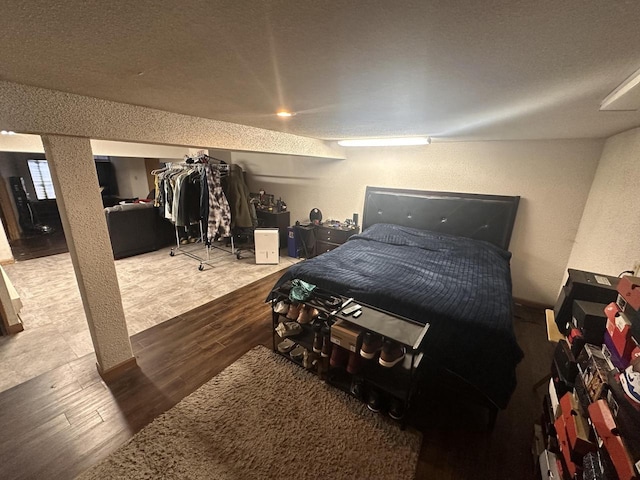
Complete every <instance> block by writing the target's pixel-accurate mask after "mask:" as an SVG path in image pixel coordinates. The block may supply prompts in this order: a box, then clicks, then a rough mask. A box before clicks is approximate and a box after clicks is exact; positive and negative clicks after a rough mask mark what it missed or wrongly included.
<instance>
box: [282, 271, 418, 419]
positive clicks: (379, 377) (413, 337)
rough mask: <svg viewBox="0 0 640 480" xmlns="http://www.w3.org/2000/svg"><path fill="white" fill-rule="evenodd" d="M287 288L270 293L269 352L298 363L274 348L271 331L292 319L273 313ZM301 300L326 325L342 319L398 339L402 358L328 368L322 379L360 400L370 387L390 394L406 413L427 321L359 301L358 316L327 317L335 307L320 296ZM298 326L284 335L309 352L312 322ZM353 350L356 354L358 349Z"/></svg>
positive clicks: (412, 391) (286, 296) (311, 340)
mask: <svg viewBox="0 0 640 480" xmlns="http://www.w3.org/2000/svg"><path fill="white" fill-rule="evenodd" d="M290 288H291V285H290V284H289V283H288V282H287V283H285V284H284V285H282V286H281V287H279V288H277V289H275V290H273V292H272V296H271V298H272V331H273V336H272V337H273V351H274V352H276V353H278V354H280V355H282V356H284V357H286V358H288V359H289V360H291V361H293V362H294V363H296V364H298V365H301V366H302V362H299V361H296V360H295V359H293V358H292V357H291V356H290V355H289V354H283V353H281V352H279V351H278V349H277V343H278V342H279V341H280V337H279V336H278V335H277V333H276V332H275V328H276V327H277V326H278V323H279V322H281V321H292V320H290V319H286V320H284V318H283V317H285V314H280V313H277V312H276V311H275V310H274V308H275V305H276V304H277V303H278V302H279V301H281V300H285V301H288V298H289V291H290ZM326 293H327V292H323V296H324V294H326ZM329 295H331V296H332V297H335V298H337V299H339V301H340V303H341V304H342V302H344V301H345V300H346V298H345V297H342V296H339V295H333V294H329ZM356 301H357V300H354V302H356ZM304 303H305V304H307V305H310V306H312V307H314V308H316V309H317V310H318V311H319V312H323V313H324V314H326V315H328V316H329V324H330V325H331V324H333V323H335V322H336V321H338V320H344V321H347V322H349V323H351V324H353V325H356V326H358V327H360V328H362V329H363V330H364V331H365V332H366V331H368V332H373V333H376V334H378V335H381V336H383V337H384V338H386V339H389V340H393V341H395V342H398V343H400V344H402V345H403V346H404V347H405V349H406V354H405V358H404V360H403V361H401V362H400V363H398V364H397V365H395V366H394V367H392V368H387V367H383V366H381V365H380V364H379V363H378V362H377V360H365V359H361V361H362V368H361V369H360V370H359V371H358V373H356V374H351V373H349V372H348V371H347V370H346V368H344V367H329V369H328V371H327V373H326V377H325V380H326V381H327V383H329V384H331V385H333V386H335V387H336V388H339V389H341V390H343V391H345V392H347V393H349V394H350V395H353V396H355V397H356V398H358V399H360V400H364V398H363V397H364V393H363V392H364V391H369V390H371V389H374V390H377V391H378V392H380V393H382V394H384V395H386V396H387V397H393V398H395V399H397V400H398V401H400V402H402V405H403V407H404V411H405V412H409V410H410V407H411V401H412V399H413V396H414V393H415V390H416V385H417V379H418V377H419V374H420V365H421V364H422V361H423V359H424V353H423V351H422V348H423V345H424V339H425V336H426V334H427V332H428V330H429V324H426V325H421V324H419V323H417V322H415V321H413V320H410V319H408V318H404V317H400V316H397V315H394V314H391V313H389V312H385V311H383V310H380V309H378V308H375V307H372V306H370V305H366V304H364V303H362V302H359V301H357V303H358V304H359V305H361V307H362V315H360V316H359V317H358V318H353V317H352V316H347V315H343V314H341V313H339V312H338V313H337V314H335V315H333V316H331V313H332V312H333V311H335V308H330V307H327V306H326V305H325V303H324V302H323V301H322V299H320V298H318V297H317V296H316V297H312V298H310V299H309V300H308V301H306V302H304ZM314 321H317V320H314ZM301 326H302V332H301V333H299V334H297V335H295V336H291V337H288V338H290V339H291V340H292V341H294V342H295V343H297V344H298V345H300V346H302V347H304V348H305V349H307V350H309V351H312V345H313V339H314V330H313V323H310V324H303V325H301ZM336 347H337V346H336V345H334V346H333V348H336ZM357 353H358V354H359V349H358V352H357ZM355 384H358V385H361V386H362V389H363V390H361V391H360V394H358V392H355V391H354V388H353V386H354V385H355ZM407 417H408V415H405V416H404V418H403V420H402V425H403V426H404V425H405V424H406V420H407Z"/></svg>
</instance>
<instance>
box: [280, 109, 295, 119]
mask: <svg viewBox="0 0 640 480" xmlns="http://www.w3.org/2000/svg"><path fill="white" fill-rule="evenodd" d="M276 115H277V116H279V117H283V118H287V117H293V116H294V115H295V113H291V112H288V111H286V110H280V111H279V112H278V113H276Z"/></svg>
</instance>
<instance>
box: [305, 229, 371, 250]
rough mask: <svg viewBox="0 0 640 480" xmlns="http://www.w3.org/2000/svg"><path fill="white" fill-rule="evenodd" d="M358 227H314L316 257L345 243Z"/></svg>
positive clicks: (357, 231)
mask: <svg viewBox="0 0 640 480" xmlns="http://www.w3.org/2000/svg"><path fill="white" fill-rule="evenodd" d="M359 232H360V227H356V226H352V227H337V226H333V225H330V224H322V225H318V226H316V255H320V254H321V253H326V252H329V251H331V250H333V249H334V248H336V247H339V246H340V245H342V244H343V243H344V242H346V241H347V240H348V239H349V237H350V236H351V235H355V234H356V233H359Z"/></svg>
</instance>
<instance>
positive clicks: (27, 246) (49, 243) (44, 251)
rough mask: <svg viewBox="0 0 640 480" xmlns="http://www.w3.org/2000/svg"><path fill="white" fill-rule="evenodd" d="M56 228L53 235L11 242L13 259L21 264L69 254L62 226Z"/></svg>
mask: <svg viewBox="0 0 640 480" xmlns="http://www.w3.org/2000/svg"><path fill="white" fill-rule="evenodd" d="M54 228H55V230H54V231H53V232H51V233H47V234H43V235H32V236H27V237H24V238H19V239H18V240H12V241H11V242H9V244H10V245H11V253H13V258H15V259H16V261H18V262H20V261H23V260H31V259H34V258H40V257H46V256H49V255H57V254H58V253H66V252H68V251H69V248H68V247H67V240H66V238H65V236H64V231H63V230H62V225H56V226H54Z"/></svg>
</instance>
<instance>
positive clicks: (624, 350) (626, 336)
mask: <svg viewBox="0 0 640 480" xmlns="http://www.w3.org/2000/svg"><path fill="white" fill-rule="evenodd" d="M608 323H609V320H607V324H608ZM608 330H609V328H607V331H608ZM611 340H613V345H614V346H615V347H616V350H617V351H618V355H620V357H621V358H622V359H623V360H625V361H626V362H629V360H630V359H631V351H632V350H633V349H634V348H635V346H636V344H635V342H634V341H633V340H632V339H631V321H630V320H629V319H628V318H627V316H626V315H625V314H624V313H623V312H619V313H618V314H617V315H616V317H615V323H614V326H613V333H612V334H611Z"/></svg>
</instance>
